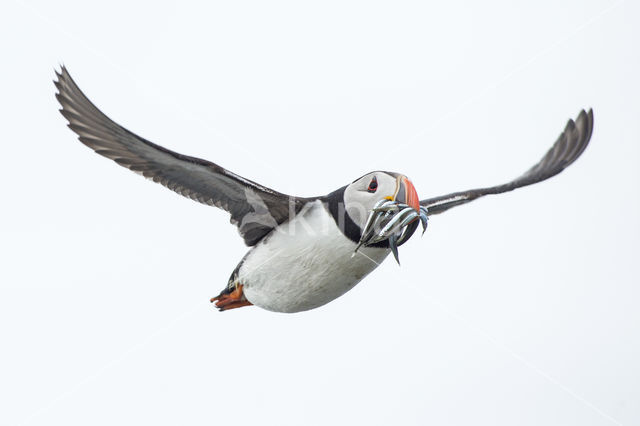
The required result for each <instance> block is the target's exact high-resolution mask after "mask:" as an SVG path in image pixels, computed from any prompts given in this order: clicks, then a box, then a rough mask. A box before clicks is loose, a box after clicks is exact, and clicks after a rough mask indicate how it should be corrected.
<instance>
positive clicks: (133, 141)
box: [54, 66, 593, 312]
mask: <svg viewBox="0 0 640 426" xmlns="http://www.w3.org/2000/svg"><path fill="white" fill-rule="evenodd" d="M56 76H57V80H56V81H54V83H55V86H56V88H57V89H58V93H57V94H56V98H57V99H58V101H59V102H60V105H61V106H62V109H61V110H60V112H61V113H62V115H63V116H64V117H65V118H66V119H67V120H68V122H69V124H68V126H69V127H70V128H71V130H73V131H74V132H75V133H76V134H77V135H78V137H79V139H80V142H82V143H83V144H85V145H87V146H88V147H89V148H91V149H93V150H94V151H95V152H97V153H98V154H100V155H102V156H104V157H107V158H110V159H112V160H114V161H115V162H116V163H118V164H120V165H121V166H123V167H126V168H128V169H129V170H132V171H134V172H136V173H139V174H141V175H143V176H144V177H146V178H148V179H152V180H153V181H154V182H158V183H160V184H162V185H164V186H165V187H167V188H169V189H171V190H172V191H175V192H177V193H178V194H180V195H183V196H185V197H187V198H190V199H192V200H195V201H198V202H200V203H203V204H206V205H210V206H216V207H219V208H221V209H223V210H225V211H227V212H228V213H229V214H230V215H231V223H232V224H234V225H236V226H237V227H238V231H239V232H240V236H241V237H242V238H243V239H244V242H245V244H246V245H247V246H249V247H251V248H250V249H249V251H248V252H247V254H246V255H245V256H244V257H243V258H242V260H241V261H240V263H239V264H238V266H237V267H236V268H235V269H234V271H233V272H232V274H231V277H230V278H229V281H228V283H227V285H226V287H225V288H224V289H223V290H222V292H221V293H220V294H219V295H218V296H216V297H214V298H212V299H211V301H212V302H215V303H216V307H217V308H218V309H219V310H221V311H224V310H229V309H234V308H239V307H242V306H247V305H256V306H259V307H261V308H264V309H267V310H270V311H275V312H300V311H305V310H309V309H313V308H317V307H319V306H322V305H324V304H326V303H328V302H330V301H332V300H334V299H335V298H337V297H339V296H341V295H343V294H344V293H346V292H347V291H349V290H350V289H351V288H353V287H354V286H355V285H356V284H357V283H358V282H360V281H361V280H362V279H363V278H364V277H365V276H366V275H368V274H369V273H370V272H371V271H373V270H374V269H375V268H376V267H377V266H378V265H379V264H380V263H381V262H382V261H384V260H385V258H386V257H387V256H388V255H389V254H390V253H393V255H394V256H395V258H396V260H398V246H400V245H402V244H403V243H404V242H406V241H407V240H408V239H409V238H410V237H411V236H412V235H413V233H414V232H415V231H416V229H417V228H418V226H419V225H420V224H421V225H422V228H423V232H424V230H425V229H426V226H427V220H428V217H429V216H432V215H435V214H440V213H442V212H444V211H446V210H448V209H450V208H451V207H455V206H459V205H461V204H465V203H468V202H470V201H473V200H475V199H477V198H479V197H482V196H485V195H489V194H500V193H503V192H507V191H511V190H514V189H516V188H520V187H523V186H527V185H531V184H534V183H537V182H541V181H543V180H546V179H548V178H550V177H552V176H555V175H557V174H558V173H560V172H561V171H562V170H564V169H565V168H566V167H568V166H569V165H570V164H571V163H573V162H574V161H575V160H576V159H577V158H578V157H579V156H580V155H581V154H582V152H583V151H584V150H585V148H586V147H587V144H588V143H589V140H590V138H591V133H592V130H593V111H592V110H589V111H588V112H585V111H584V110H582V111H581V112H580V114H579V115H578V117H577V119H576V120H575V122H574V121H573V120H569V122H568V123H567V125H566V127H565V129H564V131H563V132H562V133H561V134H560V137H559V138H558V139H557V140H556V142H555V143H554V144H553V146H552V147H551V148H550V149H549V151H548V152H547V153H546V154H545V155H544V157H542V159H541V160H540V161H539V162H538V163H536V164H535V165H534V166H533V167H531V168H530V169H529V170H528V171H527V172H525V173H524V174H523V175H521V176H520V177H518V178H516V179H514V180H512V181H511V182H508V183H505V184H503V185H497V186H492V187H487V188H479V189H471V190H468V191H461V192H454V193H452V194H447V195H443V196H439V197H433V198H427V199H424V200H420V199H419V198H418V195H417V193H416V189H415V187H414V186H413V183H412V182H411V181H410V180H409V179H408V178H407V177H406V176H404V175H403V174H400V173H394V172H387V171H374V172H371V173H367V174H366V175H364V176H362V177H360V178H358V179H356V180H354V181H353V182H351V183H350V184H348V185H345V186H343V187H342V188H339V189H337V190H335V191H333V192H331V193H329V194H328V195H323V196H318V197H296V196H291V195H286V194H282V193H280V192H277V191H274V190H272V189H270V188H267V187H265V186H262V185H260V184H259V183H256V182H253V181H251V180H249V179H245V178H243V177H242V176H238V175H237V174H235V173H233V172H230V171H229V170H226V169H224V168H223V167H220V166H219V165H217V164H215V163H211V162H209V161H206V160H201V159H199V158H195V157H189V156H186V155H182V154H179V153H177V152H173V151H170V150H168V149H166V148H163V147H161V146H159V145H156V144H154V143H152V142H149V141H148V140H146V139H143V138H141V137H139V136H137V135H135V134H134V133H132V132H130V131H129V130H127V129H125V128H124V127H122V126H120V125H119V124H117V123H115V122H114V121H112V120H111V119H109V118H108V117H107V116H106V115H105V114H103V113H102V112H101V111H100V110H99V109H98V108H97V107H96V106H95V105H94V104H93V103H91V101H89V99H88V98H87V97H86V96H85V95H84V93H82V91H81V90H80V89H79V88H78V86H77V85H76V83H75V82H74V81H73V79H72V78H71V76H70V75H69V73H68V71H67V69H66V68H65V67H64V66H62V67H61V70H60V72H56Z"/></svg>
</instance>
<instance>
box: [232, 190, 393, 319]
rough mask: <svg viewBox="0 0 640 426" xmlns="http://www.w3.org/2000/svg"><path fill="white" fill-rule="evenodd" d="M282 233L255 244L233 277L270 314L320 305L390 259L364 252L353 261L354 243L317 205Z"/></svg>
mask: <svg viewBox="0 0 640 426" xmlns="http://www.w3.org/2000/svg"><path fill="white" fill-rule="evenodd" d="M301 220H304V222H305V223H300V222H301ZM296 222H298V223H296ZM300 225H304V226H300ZM281 228H282V229H278V230H276V231H274V232H273V234H271V235H270V236H269V237H268V239H266V240H265V241H263V242H260V243H258V245H257V246H256V247H255V248H254V249H253V250H252V251H251V252H250V253H249V254H248V255H247V257H246V258H245V260H244V263H243V264H242V266H241V268H240V270H239V273H238V281H239V282H240V283H241V284H243V285H244V287H243V290H244V294H245V297H246V298H247V299H248V300H249V301H250V302H251V303H253V304H254V305H256V306H259V307H261V308H264V309H267V310H270V311H276V312H299V311H305V310H309V309H313V308H317V307H318V306H322V305H324V304H326V303H328V302H330V301H332V300H333V299H335V298H337V297H339V296H341V295H343V294H344V293H346V292H347V291H349V290H350V289H352V288H353V287H354V286H355V285H356V284H357V283H358V282H359V281H360V280H362V278H364V277H365V276H366V275H367V274H368V273H369V272H371V271H373V270H374V269H375V268H376V267H377V266H378V265H379V264H380V263H381V262H382V261H383V260H384V259H385V258H386V257H387V255H388V254H389V250H388V249H384V248H369V247H366V248H361V249H360V250H358V253H356V254H355V256H352V254H353V252H354V249H355V247H356V244H355V243H354V242H352V241H351V240H349V239H348V238H347V237H345V236H344V235H343V234H342V232H341V231H340V230H339V229H338V227H337V226H336V224H335V222H334V221H333V218H332V217H331V216H330V215H329V214H328V213H327V212H326V210H325V209H324V207H323V206H322V205H321V204H319V203H318V206H314V207H313V208H312V209H311V210H310V211H309V212H308V213H307V214H305V215H304V216H302V217H300V218H297V219H294V220H293V221H292V222H291V223H288V224H286V225H284V226H282V227H281Z"/></svg>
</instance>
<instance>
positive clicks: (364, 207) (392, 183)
mask: <svg viewBox="0 0 640 426" xmlns="http://www.w3.org/2000/svg"><path fill="white" fill-rule="evenodd" d="M374 178H375V180H374ZM372 182H375V184H374V185H371V184H372ZM372 186H375V187H376V189H375V191H371V190H370V188H371V187H372ZM397 190H398V180H397V178H396V176H392V175H390V174H389V173H387V172H380V171H378V172H371V173H368V174H366V175H364V176H362V177H361V178H360V179H358V180H356V181H355V182H353V183H352V184H351V185H349V186H347V188H346V189H345V191H344V204H345V210H346V212H347V214H348V215H349V217H350V218H351V220H353V222H354V223H355V224H356V225H358V226H359V227H360V229H363V228H364V226H365V223H366V221H367V216H368V215H369V212H370V211H371V209H372V208H373V206H374V205H375V204H376V203H377V202H378V201H380V200H382V199H384V198H386V197H394V196H395V194H396V191H397Z"/></svg>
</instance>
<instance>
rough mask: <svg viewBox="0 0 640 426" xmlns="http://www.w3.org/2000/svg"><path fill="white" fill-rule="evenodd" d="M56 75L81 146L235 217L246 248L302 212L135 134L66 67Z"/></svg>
mask: <svg viewBox="0 0 640 426" xmlns="http://www.w3.org/2000/svg"><path fill="white" fill-rule="evenodd" d="M56 75H57V77H58V80H57V81H55V82H54V83H55V85H56V87H57V89H58V93H57V94H56V98H57V99H58V102H60V105H62V109H61V110H60V112H61V113H62V115H63V116H64V117H65V118H66V119H67V120H68V121H69V127H70V128H71V130H73V131H74V132H75V133H77V134H78V136H79V139H80V142H82V143H83V144H85V145H87V146H88V147H89V148H91V149H93V150H94V151H95V152H97V153H98V154H100V155H102V156H104V157H107V158H110V159H112V160H114V161H115V162H116V163H118V164H120V165H121V166H123V167H126V168H128V169H129V170H132V171H134V172H136V173H139V174H141V175H143V176H144V177H146V178H149V179H152V180H153V181H154V182H158V183H161V184H162V185H164V186H166V187H167V188H169V189H171V190H172V191H175V192H177V193H178V194H180V195H183V196H185V197H187V198H190V199H192V200H195V201H198V202H200V203H203V204H207V205H210V206H216V207H219V208H221V209H224V210H226V211H227V212H229V213H231V223H233V224H235V225H237V226H238V230H239V231H240V234H241V235H242V237H243V238H244V241H245V243H246V244H247V245H249V246H252V245H255V244H256V243H257V242H258V241H260V239H262V237H264V236H265V235H266V234H268V233H269V232H270V231H271V230H272V229H273V228H275V227H276V226H277V225H278V224H280V223H282V222H284V221H286V220H288V219H289V217H290V215H293V214H295V213H297V212H298V211H299V210H300V209H301V208H302V205H303V204H304V202H303V200H304V199H302V198H297V197H292V196H289V195H285V194H281V193H279V192H276V191H274V190H272V189H269V188H266V187H264V186H262V185H259V184H257V183H255V182H252V181H250V180H248V179H245V178H243V177H241V176H238V175H236V174H234V173H232V172H230V171H228V170H226V169H224V168H223V167H220V166H218V165H217V164H214V163H211V162H209V161H206V160H201V159H199V158H195V157H189V156H186V155H182V154H178V153H177V152H173V151H170V150H168V149H166V148H163V147H161V146H159V145H156V144H154V143H152V142H149V141H147V140H145V139H143V138H141V137H139V136H137V135H135V134H133V133H132V132H130V131H128V130H127V129H125V128H124V127H122V126H120V125H119V124H117V123H115V122H114V121H112V120H111V119H109V117H107V116H106V115H105V114H103V113H102V112H101V111H100V110H99V109H98V108H97V107H96V106H95V105H93V103H91V101H89V99H88V98H87V97H86V96H85V95H84V94H83V93H82V91H81V90H80V89H79V88H78V86H77V85H76V83H75V82H74V81H73V79H72V78H71V76H70V75H69V73H68V72H67V70H66V68H65V67H64V66H63V67H62V69H61V71H60V72H59V73H58V72H56Z"/></svg>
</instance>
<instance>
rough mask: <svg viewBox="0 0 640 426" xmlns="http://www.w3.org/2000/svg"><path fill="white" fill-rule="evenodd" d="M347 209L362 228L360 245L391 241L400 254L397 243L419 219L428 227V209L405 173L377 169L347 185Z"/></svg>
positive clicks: (406, 237)
mask: <svg viewBox="0 0 640 426" xmlns="http://www.w3.org/2000/svg"><path fill="white" fill-rule="evenodd" d="M344 203H345V210H346V212H347V214H348V215H349V217H350V218H351V220H352V221H353V222H354V223H355V224H356V225H357V226H358V227H359V228H360V231H361V238H360V242H359V244H358V247H360V246H361V245H365V246H368V245H374V244H382V245H388V246H389V247H390V248H391V249H392V250H393V252H394V255H395V256H396V258H397V250H396V249H395V246H396V245H398V246H399V245H401V244H402V243H404V242H405V241H406V240H408V239H409V237H411V235H413V233H414V232H415V230H416V228H417V226H418V224H419V222H420V220H422V222H423V226H424V227H426V217H427V216H426V211H425V210H424V208H423V209H421V208H420V198H418V194H417V192H416V189H415V187H414V186H413V183H411V181H410V180H409V179H408V178H407V177H406V176H405V175H402V174H399V173H393V172H383V171H376V172H371V173H367V174H366V175H364V176H362V177H360V178H358V179H356V180H355V181H353V182H352V183H351V184H350V185H348V186H347V187H346V188H345V191H344Z"/></svg>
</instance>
